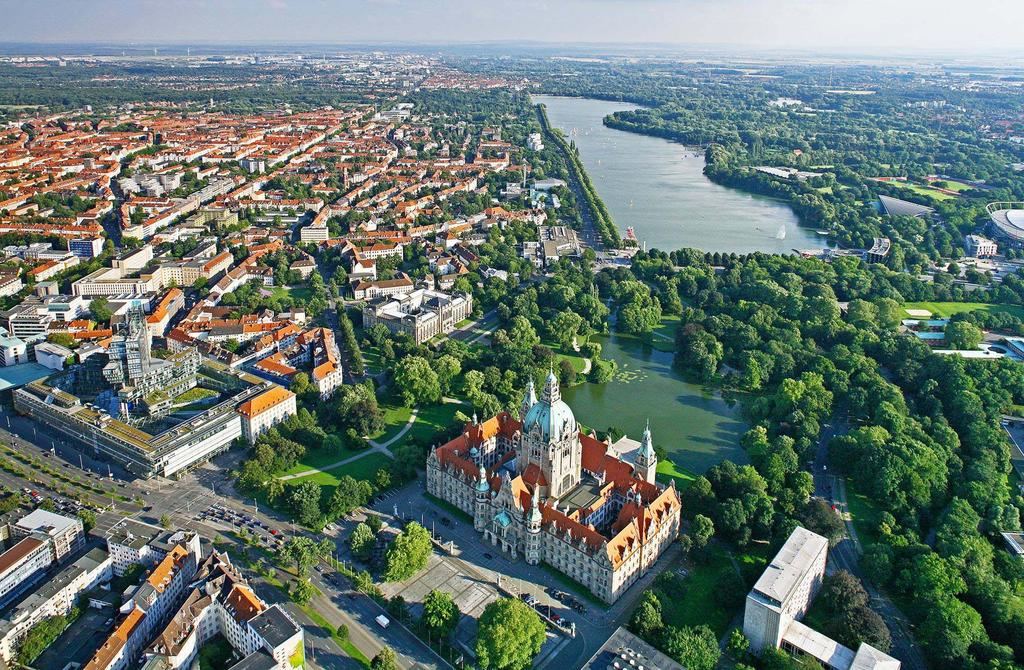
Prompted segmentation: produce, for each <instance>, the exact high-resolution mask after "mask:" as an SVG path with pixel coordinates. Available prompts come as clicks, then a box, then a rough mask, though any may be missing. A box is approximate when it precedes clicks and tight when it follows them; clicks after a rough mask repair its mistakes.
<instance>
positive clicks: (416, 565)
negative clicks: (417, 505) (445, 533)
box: [384, 521, 432, 582]
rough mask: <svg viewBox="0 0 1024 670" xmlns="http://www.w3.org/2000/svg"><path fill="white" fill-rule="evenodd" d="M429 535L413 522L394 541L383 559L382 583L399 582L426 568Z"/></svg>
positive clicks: (429, 546) (428, 556)
mask: <svg viewBox="0 0 1024 670" xmlns="http://www.w3.org/2000/svg"><path fill="white" fill-rule="evenodd" d="M431 550H432V548H431V544H430V534H429V533H427V530H426V529H425V528H424V527H423V526H421V525H419V524H418V523H416V522H415V521H413V522H412V523H410V524H409V525H408V526H406V527H405V530H403V531H402V532H401V533H399V534H398V537H396V538H395V539H394V541H393V542H392V543H391V546H390V547H388V551H387V554H386V557H385V567H384V581H387V582H400V581H402V580H404V579H408V578H409V577H412V576H413V575H414V574H416V573H417V572H419V571H420V570H422V569H423V568H425V567H427V560H428V559H429V558H430V552H431Z"/></svg>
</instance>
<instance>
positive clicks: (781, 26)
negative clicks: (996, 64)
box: [0, 0, 1024, 53]
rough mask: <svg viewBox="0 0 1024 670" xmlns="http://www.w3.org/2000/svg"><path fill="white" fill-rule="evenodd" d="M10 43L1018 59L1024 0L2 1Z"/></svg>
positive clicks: (3, 31) (2, 27)
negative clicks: (978, 53)
mask: <svg viewBox="0 0 1024 670" xmlns="http://www.w3.org/2000/svg"><path fill="white" fill-rule="evenodd" d="M0 17H2V20H0V41H3V42H67V41H77V42H116V43H119V44H124V43H128V42H183V43H189V42H194V43H200V42H221V43H224V42H238V41H247V42H260V41H276V42H289V41H293V42H295V41H302V42H339V43H344V42H362V43H366V42H377V41H403V42H479V41H493V40H523V41H525V40H539V41H548V42H641V43H642V42H667V43H681V44H709V43H716V44H737V45H752V46H759V47H790V48H796V49H802V48H808V47H812V48H822V47H826V48H835V49H840V50H849V49H885V50H889V49H900V50H907V49H912V50H943V51H947V50H957V51H961V50H963V51H974V50H986V51H988V50H993V49H995V50H1014V49H1015V50H1017V51H1018V53H1022V52H1024V33H1022V32H1021V30H1020V28H1021V26H1022V25H1024V0H970V1H969V2H964V1H963V0H518V1H516V2H506V1H504V0H500V1H499V0H0Z"/></svg>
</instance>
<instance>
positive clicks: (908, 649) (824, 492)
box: [813, 421, 928, 670]
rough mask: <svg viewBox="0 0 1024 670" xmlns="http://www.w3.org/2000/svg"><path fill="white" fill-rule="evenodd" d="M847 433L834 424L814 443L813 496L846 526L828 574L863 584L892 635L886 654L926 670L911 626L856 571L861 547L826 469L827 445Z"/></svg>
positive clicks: (837, 482)
mask: <svg viewBox="0 0 1024 670" xmlns="http://www.w3.org/2000/svg"><path fill="white" fill-rule="evenodd" d="M847 430H849V427H848V426H847V425H846V424H845V422H842V421H836V422H834V423H832V424H830V425H828V426H826V427H825V429H824V430H823V431H822V433H821V439H819V440H818V448H817V453H816V455H815V461H814V471H813V475H814V494H815V495H816V496H818V497H820V498H822V499H824V500H826V501H828V502H830V503H831V504H833V505H835V507H836V509H837V510H839V511H840V512H843V519H844V521H845V523H846V537H844V538H843V539H841V540H840V541H839V543H838V544H836V546H835V547H833V548H832V550H831V551H830V553H829V566H828V567H829V572H833V571H835V570H846V571H847V572H849V573H851V574H853V575H855V576H856V577H857V578H858V579H860V580H861V582H863V584H864V587H865V589H866V590H867V592H868V596H869V597H870V598H871V609H873V610H875V611H876V612H877V613H878V614H879V615H880V616H881V617H882V619H884V620H885V624H886V625H887V626H888V627H889V632H890V633H892V650H891V651H890V653H891V654H892V655H893V656H895V657H896V658H897V659H899V660H900V661H902V664H903V667H904V668H907V669H908V670H926V669H927V668H928V664H927V662H926V661H925V659H924V655H923V654H922V653H921V650H920V648H919V647H918V646H917V643H916V642H915V641H914V636H913V633H912V632H911V630H910V628H911V626H912V624H911V623H910V622H909V621H907V618H906V617H905V616H903V613H902V612H901V611H900V610H899V608H897V607H896V606H895V605H893V604H892V601H891V600H889V598H888V597H887V596H886V595H885V594H884V593H882V592H881V591H879V590H878V589H877V588H875V586H874V585H873V584H872V583H871V581H870V580H868V578H867V577H865V575H864V572H863V571H862V570H861V568H860V556H861V553H862V551H861V547H860V542H859V541H858V539H857V531H856V529H855V528H854V527H853V521H852V520H851V517H850V515H849V513H848V512H849V506H848V504H847V502H846V486H845V483H844V482H843V480H842V479H841V478H839V477H836V476H835V475H833V474H832V473H831V472H830V471H829V467H828V443H829V441H830V440H831V439H832V438H833V437H835V436H836V435H841V434H843V433H845V432H846V431H847Z"/></svg>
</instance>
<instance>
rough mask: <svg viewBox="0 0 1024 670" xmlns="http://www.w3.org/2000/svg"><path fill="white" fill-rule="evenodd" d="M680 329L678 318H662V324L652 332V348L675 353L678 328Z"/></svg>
mask: <svg viewBox="0 0 1024 670" xmlns="http://www.w3.org/2000/svg"><path fill="white" fill-rule="evenodd" d="M678 327H679V317H678V316H674V315H673V316H663V317H662V318H661V324H660V325H659V326H658V327H657V328H655V329H654V330H653V331H652V332H651V336H650V343H651V346H652V347H654V348H655V349H657V350H658V351H675V350H676V328H678Z"/></svg>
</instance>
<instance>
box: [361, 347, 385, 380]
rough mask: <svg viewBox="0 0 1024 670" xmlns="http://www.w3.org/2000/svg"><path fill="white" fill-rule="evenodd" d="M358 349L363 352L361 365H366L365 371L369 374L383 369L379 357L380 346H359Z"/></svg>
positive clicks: (377, 372)
mask: <svg viewBox="0 0 1024 670" xmlns="http://www.w3.org/2000/svg"><path fill="white" fill-rule="evenodd" d="M359 351H360V353H362V354H363V365H365V366H366V373H367V374H370V375H376V374H380V372H381V370H382V369H383V367H382V366H383V363H382V362H381V359H380V347H377V346H369V347H360V349H359Z"/></svg>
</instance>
